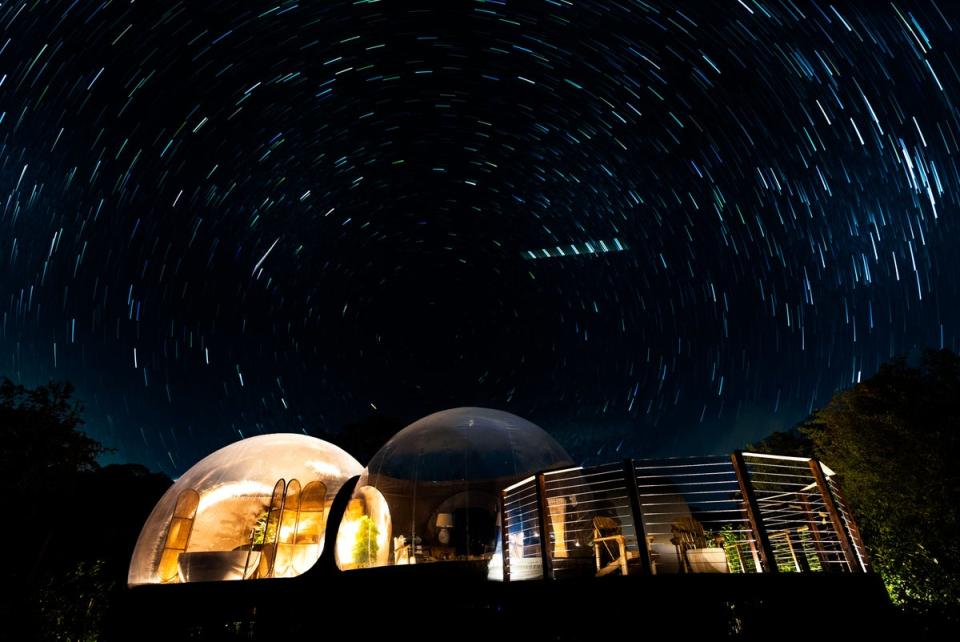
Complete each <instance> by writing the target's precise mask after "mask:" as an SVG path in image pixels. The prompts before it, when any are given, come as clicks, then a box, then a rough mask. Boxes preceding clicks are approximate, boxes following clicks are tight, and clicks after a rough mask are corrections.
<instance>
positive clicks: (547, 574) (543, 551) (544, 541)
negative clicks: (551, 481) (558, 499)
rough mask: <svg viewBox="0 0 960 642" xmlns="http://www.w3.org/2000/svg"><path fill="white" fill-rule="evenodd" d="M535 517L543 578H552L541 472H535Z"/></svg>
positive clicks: (543, 478) (544, 491) (548, 533)
mask: <svg viewBox="0 0 960 642" xmlns="http://www.w3.org/2000/svg"><path fill="white" fill-rule="evenodd" d="M537 517H538V518H539V521H540V558H541V560H542V562H543V579H545V580H552V579H553V557H552V556H551V555H550V531H549V530H548V526H547V482H546V476H545V475H544V474H543V473H537Z"/></svg>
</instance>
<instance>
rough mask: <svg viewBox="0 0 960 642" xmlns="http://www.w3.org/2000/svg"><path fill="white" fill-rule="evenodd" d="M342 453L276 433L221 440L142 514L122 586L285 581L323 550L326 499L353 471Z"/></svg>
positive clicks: (355, 466)
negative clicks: (225, 442)
mask: <svg viewBox="0 0 960 642" xmlns="http://www.w3.org/2000/svg"><path fill="white" fill-rule="evenodd" d="M361 468H362V467H361V465H360V464H359V462H357V461H356V460H355V459H354V458H353V457H351V456H350V455H349V454H348V453H347V452H345V451H344V450H342V449H340V448H338V447H337V446H334V445H333V444H330V443H327V442H325V441H322V440H320V439H316V438H314V437H309V436H306V435H300V434H292V433H279V434H270V435H261V436H257V437H251V438H249V439H244V440H242V441H239V442H236V443H234V444H230V445H229V446H226V447H224V448H221V449H220V450H218V451H216V452H214V453H213V454H211V455H209V456H208V457H206V458H204V459H202V460H201V461H200V462H198V463H197V464H195V465H194V466H193V467H192V468H190V470H188V471H187V472H186V473H184V475H183V476H181V477H180V478H179V479H178V480H177V481H176V483H174V484H173V486H171V487H170V488H169V489H168V490H167V492H166V493H165V494H164V495H163V497H162V498H161V499H160V501H159V502H158V503H157V505H156V506H155V507H154V509H153V512H152V513H150V517H149V518H147V521H146V523H145V524H144V526H143V530H142V531H141V532H140V537H139V539H138V540H137V546H136V548H135V550H134V553H133V558H132V559H131V562H130V571H129V575H128V577H127V582H128V583H129V584H130V585H131V586H133V585H138V584H159V583H180V582H196V581H222V580H239V579H255V578H262V577H290V576H294V575H299V574H301V573H303V572H305V571H306V570H308V569H309V568H310V567H311V566H313V564H314V563H315V562H316V560H317V559H318V558H319V557H320V554H321V552H322V550H323V534H324V530H325V527H326V522H327V519H328V517H329V513H330V505H331V504H332V502H333V499H334V497H335V496H336V494H337V491H338V490H339V489H340V487H341V486H342V485H343V484H344V482H346V481H347V480H348V479H350V478H351V477H353V476H355V475H357V474H359V473H360V472H361Z"/></svg>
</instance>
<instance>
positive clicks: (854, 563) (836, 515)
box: [809, 459, 862, 573]
mask: <svg viewBox="0 0 960 642" xmlns="http://www.w3.org/2000/svg"><path fill="white" fill-rule="evenodd" d="M809 464H810V470H811V471H812V472H813V478H814V479H815V480H816V481H817V487H818V488H820V496H821V497H823V505H824V506H825V507H826V509H827V514H828V515H830V521H831V522H833V530H834V531H835V532H836V533H837V539H839V540H840V548H842V549H843V555H844V557H846V558H847V566H849V567H850V571H851V572H855V573H858V572H861V571H862V569H861V568H860V562H859V561H858V560H857V555H856V553H854V552H853V547H852V546H851V545H850V538H849V537H847V529H846V527H845V526H844V525H843V518H842V517H841V516H840V511H839V510H837V504H836V502H834V500H833V492H832V491H831V490H830V484H828V483H827V478H826V476H825V475H824V474H823V469H822V468H821V467H820V462H819V461H817V460H816V459H811V460H810V461H809Z"/></svg>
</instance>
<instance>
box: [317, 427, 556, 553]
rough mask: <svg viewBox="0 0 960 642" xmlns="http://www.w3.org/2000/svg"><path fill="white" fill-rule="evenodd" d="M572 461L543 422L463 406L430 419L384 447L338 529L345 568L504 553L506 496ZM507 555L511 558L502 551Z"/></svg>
mask: <svg viewBox="0 0 960 642" xmlns="http://www.w3.org/2000/svg"><path fill="white" fill-rule="evenodd" d="M568 465H572V462H571V460H570V456H569V455H568V454H567V453H566V451H565V450H564V449H563V447H561V446H560V444H558V443H557V442H556V440H554V439H553V438H552V437H551V436H550V435H548V434H547V433H546V432H544V431H543V430H542V429H541V428H539V427H538V426H536V425H534V424H533V423H531V422H529V421H527V420H525V419H522V418H520V417H517V416H516V415H512V414H510V413H507V412H502V411H499V410H491V409H488V408H455V409H451V410H444V411H441V412H437V413H434V414H432V415H429V416H427V417H424V418H423V419H420V420H418V421H416V422H414V423H412V424H410V425H409V426H407V427H406V428H404V429H403V430H401V431H400V432H399V433H397V434H396V435H394V436H393V438H391V439H390V441H388V442H387V443H386V444H385V445H384V446H383V448H381V449H380V451H379V452H377V454H376V455H374V457H373V459H372V460H371V461H370V464H369V465H368V466H367V468H366V469H365V470H364V471H363V474H362V475H361V477H360V480H359V481H358V482H357V485H356V488H355V490H354V492H353V496H352V499H351V500H350V502H349V504H348V506H347V509H346V512H345V514H344V517H343V520H342V521H341V523H340V529H339V531H338V534H337V545H336V551H335V553H336V560H337V564H338V566H339V567H340V568H341V569H342V570H351V569H356V568H364V567H373V566H392V565H405V564H414V563H423V562H441V561H488V562H490V568H491V570H492V568H493V566H494V564H495V561H492V562H491V560H495V558H497V557H499V547H500V535H499V529H500V525H499V515H500V512H499V503H500V499H499V494H500V491H501V490H502V489H503V488H505V487H507V486H509V485H510V484H512V483H514V482H516V481H518V480H520V479H523V478H524V477H527V476H529V475H531V474H533V473H535V472H537V471H541V470H545V469H550V468H557V467H561V466H568ZM501 559H502V558H501Z"/></svg>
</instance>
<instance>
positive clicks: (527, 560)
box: [501, 451, 869, 581]
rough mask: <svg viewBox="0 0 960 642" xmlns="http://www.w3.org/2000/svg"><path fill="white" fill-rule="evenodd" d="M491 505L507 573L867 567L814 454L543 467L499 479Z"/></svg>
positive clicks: (845, 510) (851, 524) (834, 487)
mask: <svg viewBox="0 0 960 642" xmlns="http://www.w3.org/2000/svg"><path fill="white" fill-rule="evenodd" d="M501 507H502V514H501V524H502V525H503V528H502V529H501V533H502V538H503V541H502V543H501V546H502V551H503V569H504V574H503V578H504V580H507V581H511V580H512V581H516V580H522V579H539V578H551V579H553V578H564V577H571V576H583V575H598V576H601V575H608V574H620V575H629V574H638V573H639V574H671V573H789V572H799V573H808V572H865V571H868V570H869V561H868V559H867V555H866V551H865V549H864V546H863V542H862V541H861V539H860V534H859V530H858V529H857V526H856V522H855V520H854V517H853V513H852V511H851V510H850V507H849V506H848V504H847V503H846V501H845V499H844V498H843V494H842V491H841V489H840V485H839V483H838V482H837V480H836V479H835V476H834V473H833V471H831V470H830V469H829V468H827V467H826V466H824V465H823V464H821V463H820V462H819V461H816V460H814V459H807V458H801V457H786V456H779V455H766V454H760V453H744V452H740V451H738V452H735V453H734V454H733V455H732V456H729V457H725V456H719V457H696V458H683V459H660V460H631V459H628V460H625V461H624V462H622V463H618V464H606V465H601V466H592V467H587V468H584V467H576V468H565V469H562V470H549V471H543V472H540V473H537V474H536V475H533V476H531V477H529V478H527V479H525V480H523V481H521V482H518V483H516V484H514V485H513V486H510V487H509V488H506V489H504V490H503V491H502V496H501ZM541 533H545V534H546V537H541Z"/></svg>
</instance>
